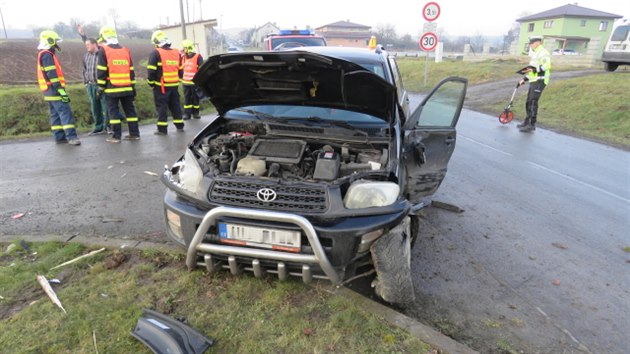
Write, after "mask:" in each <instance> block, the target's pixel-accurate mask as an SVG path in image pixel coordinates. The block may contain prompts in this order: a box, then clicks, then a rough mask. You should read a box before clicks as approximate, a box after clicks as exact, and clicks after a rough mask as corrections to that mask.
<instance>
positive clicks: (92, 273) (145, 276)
mask: <svg viewBox="0 0 630 354" xmlns="http://www.w3.org/2000/svg"><path fill="white" fill-rule="evenodd" d="M1 246H2V250H4V249H6V248H7V247H6V246H7V245H1ZM11 247H12V248H13V250H11V251H10V252H4V253H2V254H0V296H1V298H0V347H1V348H2V350H3V352H7V353H16V352H28V353H77V352H80V353H86V352H94V344H93V339H92V333H93V332H94V333H96V339H97V348H98V351H99V352H103V353H130V352H147V353H148V352H149V350H148V349H147V348H145V347H144V346H143V345H142V344H141V343H140V342H138V341H137V340H135V339H134V338H133V337H131V335H130V334H129V333H130V331H131V330H132V329H133V328H134V326H135V324H136V322H137V320H138V318H139V316H140V315H141V314H142V309H143V308H153V309H155V310H157V311H159V312H162V313H165V314H168V315H169V316H172V317H178V318H179V317H185V318H186V320H187V323H188V324H189V325H190V326H192V327H193V328H196V329H198V330H199V331H200V332H202V333H204V334H206V335H207V336H208V337H210V338H212V339H214V340H215V344H214V346H213V348H212V349H211V351H212V352H222V353H224V352H225V353H235V352H246V353H269V352H288V353H314V352H352V353H383V352H409V353H426V352H428V351H430V350H431V348H430V347H429V346H428V345H427V344H425V343H423V342H421V341H420V340H418V339H417V338H415V337H412V336H410V335H409V334H408V333H407V332H405V331H403V330H401V329H399V328H396V327H392V326H390V325H388V324H386V323H385V322H384V321H383V320H382V319H380V318H379V317H377V316H375V315H374V314H372V313H368V312H366V311H365V310H364V309H362V308H361V307H360V304H357V303H353V302H352V301H351V300H349V299H347V298H344V297H342V296H339V295H336V294H335V293H334V290H333V289H332V288H331V287H330V286H325V285H315V286H312V287H307V286H304V285H302V284H301V283H298V282H293V281H289V282H277V281H275V280H273V281H272V280H267V279H262V280H260V279H255V278H253V277H250V276H243V277H238V278H234V277H232V276H230V275H229V273H227V272H221V273H219V274H217V275H213V276H212V277H210V276H208V275H206V274H205V273H204V272H202V271H194V272H188V271H187V270H186V268H185V266H184V262H183V258H182V257H183V256H182V255H180V254H168V253H161V252H157V251H151V250H145V251H138V250H123V251H120V250H114V251H111V250H107V251H105V252H102V253H99V254H97V255H95V256H93V257H91V258H88V259H85V260H82V261H80V262H77V263H74V264H71V265H68V266H65V267H63V268H59V269H56V270H54V271H50V270H49V269H50V268H51V267H53V266H55V265H58V264H60V263H63V262H65V261H67V260H69V259H72V258H74V257H77V256H79V255H82V254H85V253H87V252H88V251H89V249H87V248H85V247H84V246H81V245H79V244H62V243H56V242H49V243H35V244H32V245H31V248H32V249H31V250H30V251H26V250H24V249H23V248H22V247H21V246H19V245H18V243H16V246H11ZM35 252H36V254H35ZM121 255H124V258H125V260H124V261H123V262H120V260H121V259H122V257H121ZM112 262H113V263H112ZM112 265H113V266H112ZM38 274H41V275H45V276H46V277H47V278H48V279H51V278H58V279H60V280H61V281H62V283H61V284H60V285H53V288H54V289H55V292H56V293H57V296H58V297H59V299H60V301H61V302H62V304H63V306H64V307H65V309H66V310H67V312H68V314H67V315H65V314H64V313H63V312H62V311H61V310H60V309H59V308H57V307H56V306H54V305H53V304H52V303H51V302H50V301H49V299H48V298H47V297H46V295H44V293H43V291H42V289H41V288H40V286H39V284H38V283H37V282H36V280H35V277H36V275H38Z"/></svg>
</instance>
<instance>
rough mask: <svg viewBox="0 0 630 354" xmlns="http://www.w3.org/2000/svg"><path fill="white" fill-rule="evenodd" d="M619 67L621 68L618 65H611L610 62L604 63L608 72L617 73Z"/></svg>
mask: <svg viewBox="0 0 630 354" xmlns="http://www.w3.org/2000/svg"><path fill="white" fill-rule="evenodd" d="M617 67H619V64H617V63H611V62H609V61H606V62H604V69H606V71H610V72H612V71H615V70H617Z"/></svg>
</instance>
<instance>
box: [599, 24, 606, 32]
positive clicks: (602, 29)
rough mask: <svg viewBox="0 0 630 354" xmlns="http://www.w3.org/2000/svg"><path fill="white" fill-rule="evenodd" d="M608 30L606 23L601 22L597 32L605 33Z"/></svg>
mask: <svg viewBox="0 0 630 354" xmlns="http://www.w3.org/2000/svg"><path fill="white" fill-rule="evenodd" d="M607 29H608V21H601V22H600V23H599V31H600V32H605V31H606V30H607Z"/></svg>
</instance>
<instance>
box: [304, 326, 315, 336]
mask: <svg viewBox="0 0 630 354" xmlns="http://www.w3.org/2000/svg"><path fill="white" fill-rule="evenodd" d="M303 333H304V335H306V336H310V335H311V334H313V329H312V328H304V331H303Z"/></svg>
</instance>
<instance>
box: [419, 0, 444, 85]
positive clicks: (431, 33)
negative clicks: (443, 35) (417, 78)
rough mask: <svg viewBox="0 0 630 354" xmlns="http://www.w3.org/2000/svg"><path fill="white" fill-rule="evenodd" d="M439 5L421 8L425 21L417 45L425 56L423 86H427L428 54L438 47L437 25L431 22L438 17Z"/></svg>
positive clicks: (428, 4) (435, 3) (427, 5)
mask: <svg viewBox="0 0 630 354" xmlns="http://www.w3.org/2000/svg"><path fill="white" fill-rule="evenodd" d="M441 12H442V10H441V9H440V5H438V3H437V2H434V1H431V2H428V3H426V4H425V5H424V7H423V8H422V17H424V19H425V20H426V21H427V22H426V23H425V24H424V26H422V31H423V32H424V34H423V35H422V37H420V40H419V41H418V45H419V46H420V49H422V50H423V51H424V52H425V53H426V56H425V58H424V86H425V87H426V86H427V77H428V76H429V52H430V51H432V50H433V49H435V47H436V46H437V45H438V36H437V34H435V32H436V31H437V23H435V22H433V21H435V20H437V18H438V17H440V13H441Z"/></svg>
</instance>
